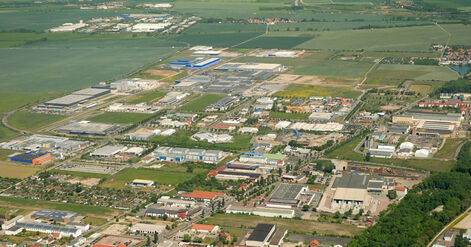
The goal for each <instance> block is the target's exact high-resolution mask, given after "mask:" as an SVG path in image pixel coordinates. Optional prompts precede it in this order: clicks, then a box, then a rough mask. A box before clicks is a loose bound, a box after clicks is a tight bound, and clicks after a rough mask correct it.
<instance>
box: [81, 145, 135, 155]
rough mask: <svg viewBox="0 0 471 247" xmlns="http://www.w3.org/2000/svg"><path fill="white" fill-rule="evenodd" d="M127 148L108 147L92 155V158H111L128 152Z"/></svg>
mask: <svg viewBox="0 0 471 247" xmlns="http://www.w3.org/2000/svg"><path fill="white" fill-rule="evenodd" d="M126 149H127V147H125V146H122V145H106V146H104V147H101V148H98V149H96V150H95V151H93V152H91V153H90V156H91V157H97V158H110V157H113V156H115V155H117V154H119V153H121V152H124V151H126Z"/></svg>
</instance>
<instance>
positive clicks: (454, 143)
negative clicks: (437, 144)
mask: <svg viewBox="0 0 471 247" xmlns="http://www.w3.org/2000/svg"><path fill="white" fill-rule="evenodd" d="M464 141H465V139H463V138H458V139H453V138H447V139H446V142H445V144H444V145H443V147H442V148H440V150H438V152H437V153H436V154H434V155H433V157H434V158H440V159H454V158H455V154H456V149H457V148H458V147H459V146H460V144H461V143H463V142H464Z"/></svg>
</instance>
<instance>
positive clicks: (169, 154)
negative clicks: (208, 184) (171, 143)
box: [152, 147, 224, 164]
mask: <svg viewBox="0 0 471 247" xmlns="http://www.w3.org/2000/svg"><path fill="white" fill-rule="evenodd" d="M152 156H153V157H154V159H156V160H160V161H164V162H176V163H181V162H204V163H211V164H212V163H217V162H219V161H220V160H221V159H222V158H223V156H224V152H222V151H219V150H204V149H189V148H172V147H159V148H157V149H156V150H155V151H154V152H153V153H152Z"/></svg>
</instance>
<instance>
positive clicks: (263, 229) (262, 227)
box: [245, 224, 288, 247]
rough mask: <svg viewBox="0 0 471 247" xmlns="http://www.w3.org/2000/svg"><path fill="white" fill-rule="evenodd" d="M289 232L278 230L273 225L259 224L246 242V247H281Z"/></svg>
mask: <svg viewBox="0 0 471 247" xmlns="http://www.w3.org/2000/svg"><path fill="white" fill-rule="evenodd" d="M287 232H288V231H286V230H281V229H276V227H275V225H273V224H258V225H257V226H256V227H255V229H254V230H253V231H252V233H251V234H250V236H249V237H248V238H247V240H246V241H245V245H246V246H253V247H265V246H267V247H279V246H281V245H282V244H283V238H284V237H285V235H286V233H287Z"/></svg>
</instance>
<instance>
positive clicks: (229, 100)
mask: <svg viewBox="0 0 471 247" xmlns="http://www.w3.org/2000/svg"><path fill="white" fill-rule="evenodd" d="M238 102H239V97H237V96H226V97H224V98H222V99H219V100H218V101H216V102H214V103H212V104H211V105H209V106H207V107H206V111H227V110H229V108H231V107H232V106H233V105H235V104H237V103H238Z"/></svg>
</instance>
